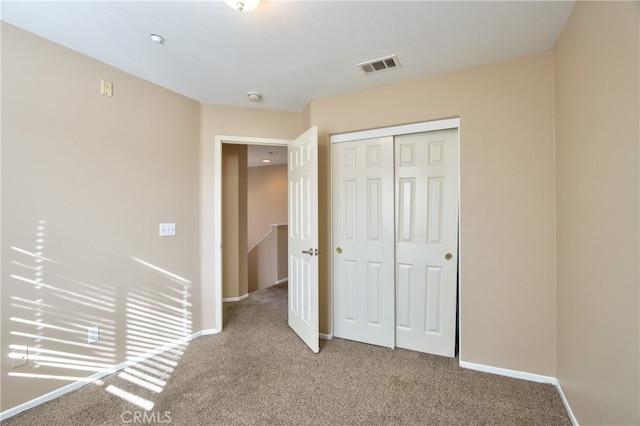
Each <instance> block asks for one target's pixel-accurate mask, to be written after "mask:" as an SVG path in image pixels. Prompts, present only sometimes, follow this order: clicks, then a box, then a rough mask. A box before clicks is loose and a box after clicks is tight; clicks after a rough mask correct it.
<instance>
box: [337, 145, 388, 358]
mask: <svg viewBox="0 0 640 426" xmlns="http://www.w3.org/2000/svg"><path fill="white" fill-rule="evenodd" d="M331 157H332V203H333V209H332V210H333V219H332V226H333V246H334V251H333V277H334V278H333V292H334V297H335V303H334V330H333V332H334V335H335V336H336V337H341V338H344V339H350V340H356V341H359V342H365V343H371V344H374V345H380V346H386V347H390V348H393V347H394V344H395V336H394V333H395V314H394V285H393V282H394V273H395V266H394V244H395V243H394V232H393V221H394V219H393V137H384V138H375V139H369V140H363V141H353V142H342V143H337V144H334V145H333V146H332V156H331Z"/></svg>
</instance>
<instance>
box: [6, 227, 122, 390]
mask: <svg viewBox="0 0 640 426" xmlns="http://www.w3.org/2000/svg"><path fill="white" fill-rule="evenodd" d="M45 237H46V222H45V221H44V220H40V221H38V224H37V227H36V233H35V244H34V246H33V248H32V249H26V248H20V247H11V250H12V254H13V259H12V261H11V268H12V270H11V272H12V273H11V274H10V278H11V280H12V281H13V282H14V284H15V285H16V286H21V290H20V291H19V292H17V293H18V294H19V296H12V297H11V313H10V316H9V321H11V323H12V330H11V332H10V334H11V335H12V336H13V337H15V339H12V343H11V344H10V345H9V349H10V352H9V357H10V358H12V359H13V360H14V369H13V370H11V371H10V372H9V373H8V375H9V376H12V377H24V378H30V379H33V378H38V379H47V380H61V381H71V382H75V381H83V380H86V376H87V375H90V374H93V373H96V372H102V371H108V370H109V369H112V368H113V366H114V360H115V342H114V338H115V323H114V321H113V320H112V319H111V318H112V317H113V313H114V312H115V298H114V292H113V288H112V287H110V286H107V285H104V284H98V283H87V282H83V281H78V280H74V279H71V278H69V277H66V276H64V275H62V274H61V273H60V272H59V270H60V269H61V264H60V262H57V261H55V260H53V259H50V258H48V257H46V256H45ZM95 324H100V334H101V339H100V341H99V342H97V343H94V344H89V343H88V341H87V330H88V328H89V327H92V326H94V325H95ZM25 355H26V358H27V359H26V360H25V359H24V358H25ZM22 364H24V365H22Z"/></svg>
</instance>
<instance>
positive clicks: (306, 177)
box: [288, 127, 320, 353]
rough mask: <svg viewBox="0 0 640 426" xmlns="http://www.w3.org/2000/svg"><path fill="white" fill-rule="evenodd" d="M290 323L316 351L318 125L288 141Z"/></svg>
mask: <svg viewBox="0 0 640 426" xmlns="http://www.w3.org/2000/svg"><path fill="white" fill-rule="evenodd" d="M288 158H289V162H288V167H289V169H288V182H289V200H288V201H289V215H288V216H289V326H290V327H291V328H292V329H293V331H295V332H296V334H298V336H300V338H301V339H302V340H303V341H304V342H305V343H306V344H307V346H309V348H310V349H311V350H312V351H313V352H316V353H317V352H318V351H319V350H320V347H319V341H318V339H319V334H318V333H319V318H318V128H317V127H312V128H311V129H309V130H307V131H306V132H305V133H303V134H302V135H300V136H299V137H298V138H297V139H296V140H295V141H293V142H291V143H289V145H288Z"/></svg>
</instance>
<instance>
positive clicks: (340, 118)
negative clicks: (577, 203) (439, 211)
mask: <svg viewBox="0 0 640 426" xmlns="http://www.w3.org/2000/svg"><path fill="white" fill-rule="evenodd" d="M304 116H305V117H308V120H309V123H308V124H309V125H317V126H318V128H319V135H320V136H319V138H320V141H319V143H320V153H319V159H320V172H319V173H320V206H321V211H320V235H321V238H322V240H321V243H320V250H324V251H325V252H331V251H332V247H330V242H331V230H330V226H329V217H330V194H329V187H330V168H329V166H330V162H329V158H330V151H329V135H331V134H335V133H340V132H347V131H354V130H362V129H369V128H377V127H384V126H391V125H399V124H405V123H413V122H421V121H429V120H436V119H441V118H448V117H460V120H461V129H460V132H461V133H460V135H461V136H460V138H461V147H460V163H461V169H460V173H461V225H460V227H461V246H460V260H461V292H462V301H461V305H462V318H461V333H462V334H461V341H460V344H461V353H462V356H461V359H462V360H464V361H467V362H473V363H479V364H487V365H491V366H496V367H502V368H507V369H514V370H521V371H527V372H530V373H537V374H543V375H550V376H553V375H554V374H555V345H556V336H555V323H556V318H555V303H556V302H555V285H556V284H555V164H554V156H555V151H554V128H553V120H554V118H553V56H552V53H551V52H546V53H541V54H537V55H533V56H528V57H524V58H520V59H516V60H512V61H509V62H504V63H499V64H494V65H488V66H482V67H477V68H473V69H469V70H465V71H460V72H454V73H449V74H445V75H440V76H435V77H429V78H424V79H420V80H415V81H410V82H405V83H400V84H394V85H390V86H385V87H380V88H376V89H371V90H365V91H360V92H356V93H350V94H345V95H342V96H335V97H331V98H327V99H321V100H317V101H313V102H311V104H310V105H309V107H308V108H307V110H306V111H305V113H304ZM305 121H306V120H305ZM320 261H321V264H320V286H321V288H320V292H321V306H320V320H321V323H320V331H321V332H322V333H329V332H330V331H331V330H330V312H331V309H330V307H331V301H330V274H331V269H330V265H329V256H325V257H321V258H320Z"/></svg>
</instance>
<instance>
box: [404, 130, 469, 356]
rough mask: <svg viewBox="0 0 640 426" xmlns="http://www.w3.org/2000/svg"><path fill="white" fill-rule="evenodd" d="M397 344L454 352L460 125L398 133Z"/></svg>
mask: <svg viewBox="0 0 640 426" xmlns="http://www.w3.org/2000/svg"><path fill="white" fill-rule="evenodd" d="M395 150H396V152H395V157H396V160H395V161H396V167H395V173H396V191H397V192H396V218H397V220H396V227H397V232H396V240H397V242H396V265H397V272H396V310H397V313H396V345H397V346H398V347H401V348H406V349H412V350H416V351H421V352H428V353H432V354H436V355H444V356H449V357H453V356H454V355H455V337H456V335H455V333H456V329H455V326H456V305H457V303H456V297H457V263H458V262H457V258H458V250H457V249H458V131H457V129H452V130H441V131H435V132H426V133H418V134H409V135H402V136H397V137H396V141H395Z"/></svg>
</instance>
